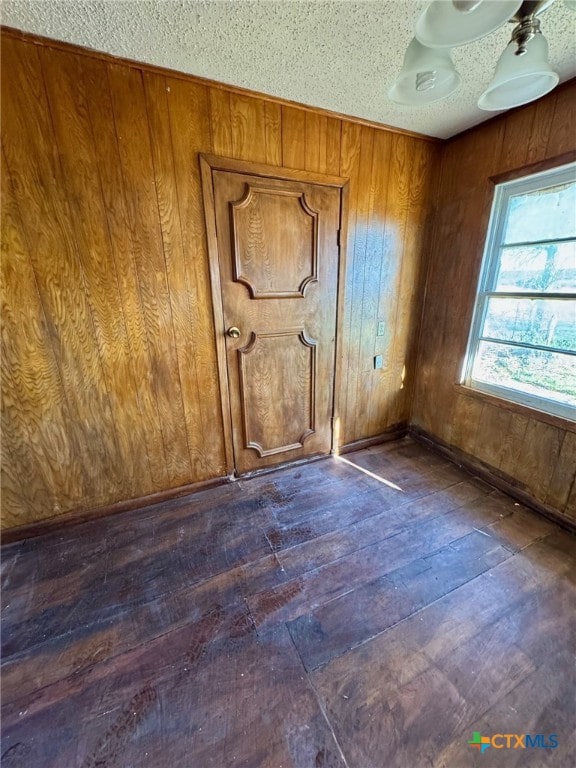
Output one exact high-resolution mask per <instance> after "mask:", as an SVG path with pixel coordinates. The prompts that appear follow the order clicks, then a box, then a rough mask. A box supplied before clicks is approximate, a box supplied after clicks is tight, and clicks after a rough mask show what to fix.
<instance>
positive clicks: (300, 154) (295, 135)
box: [282, 106, 306, 169]
mask: <svg viewBox="0 0 576 768" xmlns="http://www.w3.org/2000/svg"><path fill="white" fill-rule="evenodd" d="M305 131H306V112H305V111H304V110H303V109H296V108H295V107H284V106H283V107H282V165H284V167H286V168H302V169H303V168H304V166H305V158H304V147H305V142H304V136H305Z"/></svg>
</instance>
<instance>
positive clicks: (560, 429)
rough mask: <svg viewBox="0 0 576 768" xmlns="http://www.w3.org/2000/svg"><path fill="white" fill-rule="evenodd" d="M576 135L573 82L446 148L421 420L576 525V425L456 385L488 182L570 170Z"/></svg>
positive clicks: (417, 414)
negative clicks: (533, 170) (544, 168)
mask: <svg viewBox="0 0 576 768" xmlns="http://www.w3.org/2000/svg"><path fill="white" fill-rule="evenodd" d="M575 125H576V84H575V83H574V82H572V83H571V84H569V85H567V86H562V87H560V88H559V89H558V90H557V91H555V92H553V93H552V94H550V95H549V96H547V97H545V98H543V99H541V100H540V101H537V102H536V103H535V104H532V105H528V106H526V107H524V108H522V109H519V110H516V111H514V112H512V113H511V114H509V115H508V116H506V117H504V118H500V119H497V120H494V121H492V122H490V123H488V124H487V125H485V126H480V127H478V128H477V129H475V130H472V131H469V132H467V133H465V134H462V135H461V136H459V137H456V138H454V139H452V140H451V141H449V142H448V143H447V144H446V145H445V146H444V147H443V150H442V164H441V178H440V186H439V193H438V196H437V200H436V205H435V215H434V229H433V239H432V243H431V252H430V264H429V274H428V279H427V288H426V302H425V309H424V315H423V323H422V331H421V344H420V356H419V365H418V371H417V386H416V391H415V398H414V410H413V419H412V420H413V422H414V423H415V424H416V425H417V426H419V427H421V428H423V429H424V430H426V431H427V432H429V433H431V434H432V435H433V436H435V437H436V438H438V439H440V440H441V441H442V442H444V443H446V444H447V445H448V446H451V447H453V448H456V449H458V450H460V451H462V452H464V453H465V454H468V455H469V456H472V457H474V458H475V459H478V460H480V461H481V462H482V463H483V464H484V465H486V466H487V467H488V468H490V469H491V470H493V471H495V472H496V473H497V474H500V475H501V476H502V477H503V478H504V479H505V480H507V481H508V482H510V483H512V484H513V485H515V486H518V487H519V488H520V489H521V490H524V491H525V492H527V493H528V494H530V495H531V496H532V497H533V498H535V499H536V500H537V501H539V502H541V503H543V504H545V505H547V506H549V507H551V508H553V509H555V510H559V511H561V512H563V513H565V514H567V515H570V516H571V517H574V518H576V483H575V482H574V475H575V472H576V424H574V423H570V422H567V421H563V420H561V419H555V418H546V417H542V418H540V417H538V415H537V413H536V412H535V411H531V410H529V409H525V408H522V407H520V406H519V407H507V406H506V405H505V404H504V403H502V402H499V401H498V400H497V399H493V398H489V397H486V396H483V395H480V394H473V393H472V392H471V391H470V390H464V389H459V388H458V387H457V386H455V384H456V383H457V382H458V381H459V376H460V374H461V369H462V363H463V359H464V355H465V351H466V343H467V338H468V331H469V327H470V319H471V314H472V308H473V303H474V298H475V292H476V286H477V281H478V274H479V269H480V264H481V260H482V254H483V248H484V239H485V235H486V229H487V226H488V218H489V213H490V206H491V203H492V190H493V184H492V183H491V182H490V178H489V177H491V176H494V175H499V174H504V173H506V172H508V171H513V170H515V169H520V168H524V167H527V168H528V169H529V168H530V166H532V165H533V164H534V163H539V162H540V163H541V162H543V161H547V160H552V159H554V158H557V159H558V160H561V159H562V156H564V155H565V153H569V152H572V151H573V150H575V149H576V132H575V131H574V126H575ZM567 159H569V158H568V157H564V160H565V161H566V160H567ZM572 159H574V157H573V158H572Z"/></svg>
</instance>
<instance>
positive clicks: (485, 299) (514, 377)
mask: <svg viewBox="0 0 576 768" xmlns="http://www.w3.org/2000/svg"><path fill="white" fill-rule="evenodd" d="M464 382H465V383H466V384H468V385H469V386H471V387H475V388H477V389H480V390H483V391H487V392H490V393H492V394H496V395H498V396H500V397H504V398H506V399H509V400H512V401H516V402H520V403H523V404H525V405H529V406H533V407H534V408H538V409H539V410H544V411H548V412H550V413H555V414H557V415H560V416H563V417H565V418H570V419H575V420H576V164H571V165H569V166H563V167H562V168H558V169H554V170H553V171H548V172H546V173H540V174H536V175H534V176H528V177H525V178H522V179H517V180H516V181H513V182H508V183H506V184H502V185H499V186H498V187H496V192H495V196H494V203H493V206H492V215H491V219H490V228H489V232H488V236H487V240H486V249H485V254H484V264H483V271H482V277H481V281H480V286H479V290H478V296H477V300H476V307H475V312H474V320H473V323H472V328H471V332H470V341H469V345H468V355H467V363H466V370H465V375H464Z"/></svg>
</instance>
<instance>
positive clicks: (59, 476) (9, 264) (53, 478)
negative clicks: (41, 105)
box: [0, 156, 83, 526]
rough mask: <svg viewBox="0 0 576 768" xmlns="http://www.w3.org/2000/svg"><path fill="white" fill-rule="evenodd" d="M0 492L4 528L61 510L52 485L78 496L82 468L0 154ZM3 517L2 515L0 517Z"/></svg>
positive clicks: (19, 218) (5, 165)
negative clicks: (0, 207) (0, 426)
mask: <svg viewBox="0 0 576 768" xmlns="http://www.w3.org/2000/svg"><path fill="white" fill-rule="evenodd" d="M0 171H1V176H2V188H1V194H2V217H1V218H0V223H1V227H2V237H1V243H2V259H1V261H0V269H1V275H2V409H1V413H2V456H3V460H2V495H3V497H4V495H6V497H7V498H4V499H3V501H4V509H5V516H6V519H5V520H4V521H3V522H4V525H6V526H12V525H19V524H23V523H26V522H27V521H28V519H29V518H30V516H32V515H33V516H34V518H35V519H37V520H40V519H42V518H44V517H51V516H52V515H54V514H58V512H60V509H61V507H60V501H59V498H58V495H57V494H56V489H62V491H61V493H62V495H63V496H66V497H69V498H70V497H71V498H72V499H74V498H78V495H79V494H80V493H81V492H82V489H83V478H82V467H81V466H80V464H79V456H78V452H77V450H76V447H75V446H74V444H73V443H71V437H70V435H69V433H68V432H67V430H66V429H65V428H64V425H65V424H66V423H67V422H69V420H70V412H69V410H68V404H67V401H66V397H65V393H64V389H63V386H62V381H61V377H60V371H59V369H58V365H57V363H56V359H55V357H54V354H53V350H52V342H51V339H50V337H49V334H48V324H47V322H46V318H45V314H44V308H43V306H42V303H41V301H40V295H39V293H38V289H37V285H36V277H35V275H34V271H33V269H32V265H31V261H30V256H29V253H28V249H27V246H26V243H25V238H24V235H23V228H22V221H21V216H20V212H19V210H18V205H17V202H16V200H15V198H14V194H13V191H12V186H11V184H10V180H9V178H8V168H7V163H6V160H5V158H4V156H3V157H2V163H1V168H0ZM3 517H4V515H3Z"/></svg>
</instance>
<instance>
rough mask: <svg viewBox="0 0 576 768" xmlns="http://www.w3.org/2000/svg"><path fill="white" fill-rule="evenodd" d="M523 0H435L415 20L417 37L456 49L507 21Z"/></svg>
mask: <svg viewBox="0 0 576 768" xmlns="http://www.w3.org/2000/svg"><path fill="white" fill-rule="evenodd" d="M521 5H522V0H478V1H477V2H475V0H433V2H432V3H430V5H429V6H428V7H427V8H426V9H425V10H424V12H423V13H422V15H421V16H420V18H419V19H418V21H417V22H416V28H415V32H416V37H417V38H418V40H420V42H421V43H422V44H423V45H427V46H428V47H429V48H455V47H456V46H458V45H465V44H466V43H472V42H474V40H480V38H481V37H484V36H485V35H489V34H490V32H494V30H495V29H498V28H499V27H501V26H502V24H505V23H506V22H507V21H508V19H511V18H512V16H514V14H515V13H516V11H517V10H518V9H519V8H520V6H521Z"/></svg>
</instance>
